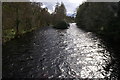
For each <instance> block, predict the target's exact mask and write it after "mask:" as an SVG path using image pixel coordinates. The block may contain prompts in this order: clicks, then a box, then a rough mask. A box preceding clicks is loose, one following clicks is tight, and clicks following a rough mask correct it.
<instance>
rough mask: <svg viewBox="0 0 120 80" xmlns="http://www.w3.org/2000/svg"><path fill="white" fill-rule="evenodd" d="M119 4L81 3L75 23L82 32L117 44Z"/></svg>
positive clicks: (119, 24)
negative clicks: (89, 32) (99, 36)
mask: <svg viewBox="0 0 120 80" xmlns="http://www.w3.org/2000/svg"><path fill="white" fill-rule="evenodd" d="M119 3H120V2H119ZM119 3H117V2H116V3H115V2H111V3H109V2H106V3H102V2H101V3H97V2H94V3H91V2H87V3H83V4H82V5H80V6H79V8H78V9H77V15H76V19H75V21H76V23H77V25H78V26H79V27H80V28H82V29H84V30H87V31H92V32H94V33H97V34H99V35H101V36H103V37H104V38H106V40H109V41H113V42H118V41H119V40H120V36H119V34H120V22H119V21H120V14H119V12H120V4H119Z"/></svg>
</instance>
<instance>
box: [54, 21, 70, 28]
mask: <svg viewBox="0 0 120 80" xmlns="http://www.w3.org/2000/svg"><path fill="white" fill-rule="evenodd" d="M68 27H69V24H68V23H67V22H65V21H59V22H58V23H57V24H56V25H55V26H54V28H57V29H67V28H68Z"/></svg>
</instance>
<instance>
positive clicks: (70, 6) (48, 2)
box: [32, 0, 86, 14]
mask: <svg viewBox="0 0 120 80" xmlns="http://www.w3.org/2000/svg"><path fill="white" fill-rule="evenodd" d="M32 1H33V0H32ZM34 1H36V2H42V3H43V7H47V8H48V11H49V12H50V13H52V12H54V9H55V5H56V3H57V2H59V3H61V2H63V3H64V5H65V7H66V9H67V14H73V13H74V12H75V11H76V8H77V7H78V6H79V5H80V4H82V2H84V1H86V0H34Z"/></svg>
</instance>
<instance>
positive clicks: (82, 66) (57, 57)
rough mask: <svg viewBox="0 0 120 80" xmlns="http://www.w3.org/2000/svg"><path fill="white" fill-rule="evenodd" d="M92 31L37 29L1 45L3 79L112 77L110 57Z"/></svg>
mask: <svg viewBox="0 0 120 80" xmlns="http://www.w3.org/2000/svg"><path fill="white" fill-rule="evenodd" d="M111 54H112V53H110V52H109V51H108V50H107V48H106V46H105V45H104V44H103V43H102V40H101V39H99V38H98V37H97V36H95V35H94V34H93V33H91V32H85V31H83V30H81V29H79V28H77V26H76V24H75V23H71V24H70V28H69V29H66V30H57V29H53V28H51V27H44V28H40V29H37V30H36V31H33V32H31V33H27V34H26V35H24V36H23V37H21V38H20V39H14V40H11V41H9V42H8V43H6V44H5V45H3V57H2V60H3V61H2V62H3V72H2V74H3V78H6V77H7V78H13V77H14V78H82V79H86V78H89V79H91V78H104V79H105V78H111V74H112V72H113V69H112V67H111V63H112V62H113V61H112V60H113V58H112V57H111Z"/></svg>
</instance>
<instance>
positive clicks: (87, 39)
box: [60, 24, 111, 78]
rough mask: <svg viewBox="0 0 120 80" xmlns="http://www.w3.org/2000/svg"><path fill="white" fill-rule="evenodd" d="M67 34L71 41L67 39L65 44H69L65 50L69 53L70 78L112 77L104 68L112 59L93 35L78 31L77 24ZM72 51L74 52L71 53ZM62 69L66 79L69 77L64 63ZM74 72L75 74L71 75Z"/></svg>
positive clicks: (72, 25)
mask: <svg viewBox="0 0 120 80" xmlns="http://www.w3.org/2000/svg"><path fill="white" fill-rule="evenodd" d="M67 34H68V35H67V38H69V39H70V40H68V39H67V38H66V40H65V41H64V42H63V43H66V44H68V45H67V47H66V48H65V50H66V51H67V52H68V53H69V54H68V56H67V59H66V62H67V64H69V69H70V70H69V71H70V72H69V71H68V74H70V76H72V77H78V78H105V77H108V76H110V72H108V73H107V74H106V73H105V72H106V71H105V70H104V69H103V66H104V67H105V66H106V64H107V63H110V59H111V58H110V55H109V52H108V51H107V50H106V49H105V48H104V47H103V46H104V45H102V44H101V43H100V40H99V39H95V40H94V38H92V37H94V36H93V35H92V33H90V32H88V33H87V32H83V31H82V30H79V29H77V28H76V26H75V24H71V27H70V29H68V30H67ZM78 34H80V35H78ZM100 44H101V45H100ZM72 49H73V51H71V50H72ZM106 62H107V63H106ZM60 67H61V70H62V72H63V74H62V76H63V75H64V77H65V76H66V75H67V72H65V71H66V67H65V64H64V63H63V64H62V65H61V66H60ZM67 68H68V67H67ZM72 72H75V74H71V73H72Z"/></svg>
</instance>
